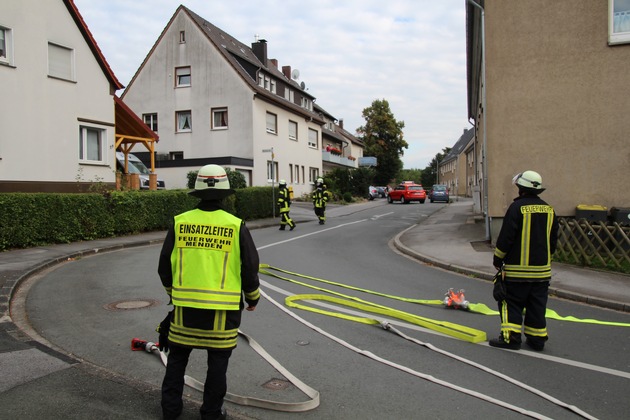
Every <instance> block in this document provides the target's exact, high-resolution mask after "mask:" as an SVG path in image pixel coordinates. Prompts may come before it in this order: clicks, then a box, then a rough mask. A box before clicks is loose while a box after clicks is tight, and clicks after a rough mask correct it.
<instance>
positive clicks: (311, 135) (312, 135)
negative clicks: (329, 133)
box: [308, 128, 318, 149]
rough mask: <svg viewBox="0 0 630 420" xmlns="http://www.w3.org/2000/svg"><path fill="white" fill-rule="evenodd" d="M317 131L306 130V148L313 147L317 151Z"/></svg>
mask: <svg viewBox="0 0 630 420" xmlns="http://www.w3.org/2000/svg"><path fill="white" fill-rule="evenodd" d="M317 139H318V136H317V130H313V129H312V128H309V129H308V147H314V148H315V149H317V144H318V142H317Z"/></svg>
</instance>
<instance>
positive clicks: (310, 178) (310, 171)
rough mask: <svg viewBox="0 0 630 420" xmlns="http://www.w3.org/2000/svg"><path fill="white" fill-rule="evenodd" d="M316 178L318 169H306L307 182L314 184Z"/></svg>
mask: <svg viewBox="0 0 630 420" xmlns="http://www.w3.org/2000/svg"><path fill="white" fill-rule="evenodd" d="M317 178H319V168H313V167H312V166H311V167H310V168H308V182H310V183H311V184H314V183H315V180H316V179H317Z"/></svg>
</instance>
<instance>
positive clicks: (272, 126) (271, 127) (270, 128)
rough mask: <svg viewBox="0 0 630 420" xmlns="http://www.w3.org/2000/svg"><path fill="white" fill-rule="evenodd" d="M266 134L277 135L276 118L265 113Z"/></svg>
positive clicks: (274, 115) (269, 113)
mask: <svg viewBox="0 0 630 420" xmlns="http://www.w3.org/2000/svg"><path fill="white" fill-rule="evenodd" d="M267 133H271V134H276V133H278V116H277V115H276V114H272V113H271V112H267Z"/></svg>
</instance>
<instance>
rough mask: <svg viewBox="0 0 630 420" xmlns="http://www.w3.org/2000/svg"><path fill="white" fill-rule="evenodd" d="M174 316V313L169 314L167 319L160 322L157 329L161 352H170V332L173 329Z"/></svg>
mask: <svg viewBox="0 0 630 420" xmlns="http://www.w3.org/2000/svg"><path fill="white" fill-rule="evenodd" d="M172 315H173V311H171V312H169V313H168V314H167V315H166V318H164V319H163V320H162V322H160V325H158V327H157V328H156V329H155V331H157V332H158V333H159V334H160V337H159V340H158V348H159V349H160V351H163V352H167V351H168V332H169V330H170V329H171V317H172Z"/></svg>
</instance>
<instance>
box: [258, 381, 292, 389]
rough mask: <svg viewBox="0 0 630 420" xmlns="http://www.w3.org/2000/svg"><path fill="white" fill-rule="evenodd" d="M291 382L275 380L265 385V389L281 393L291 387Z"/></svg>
mask: <svg viewBox="0 0 630 420" xmlns="http://www.w3.org/2000/svg"><path fill="white" fill-rule="evenodd" d="M289 384H290V382H288V381H285V380H284V379H277V378H273V379H271V380H269V381H267V382H265V383H264V384H263V388H267V389H271V390H274V391H279V390H281V389H287V388H288V387H289Z"/></svg>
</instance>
